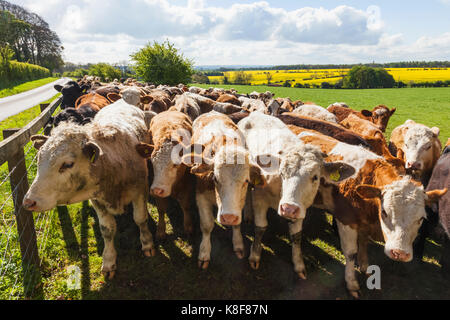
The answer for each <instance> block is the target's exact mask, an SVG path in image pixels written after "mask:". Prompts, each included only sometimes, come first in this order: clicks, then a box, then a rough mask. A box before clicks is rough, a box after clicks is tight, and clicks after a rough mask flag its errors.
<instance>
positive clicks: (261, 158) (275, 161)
mask: <svg viewBox="0 0 450 320" xmlns="http://www.w3.org/2000/svg"><path fill="white" fill-rule="evenodd" d="M280 163H281V158H280V157H278V156H276V155H272V154H262V155H258V156H257V157H256V164H257V165H258V166H259V167H260V168H262V169H263V170H264V171H267V172H278V169H279V168H280Z"/></svg>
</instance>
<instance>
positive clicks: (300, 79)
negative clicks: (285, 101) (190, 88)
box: [208, 68, 450, 86]
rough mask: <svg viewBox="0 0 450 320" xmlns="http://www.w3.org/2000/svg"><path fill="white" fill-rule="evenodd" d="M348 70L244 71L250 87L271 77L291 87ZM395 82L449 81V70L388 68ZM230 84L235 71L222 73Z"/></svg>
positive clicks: (336, 76) (214, 78)
mask: <svg viewBox="0 0 450 320" xmlns="http://www.w3.org/2000/svg"><path fill="white" fill-rule="evenodd" d="M349 70H350V69H311V70H306V69H305V70H255V71H244V72H245V73H246V74H247V75H251V79H250V83H251V84H252V85H264V84H267V82H268V77H271V79H270V82H271V83H273V84H279V85H281V84H283V83H284V82H285V81H286V80H288V81H290V83H291V85H292V86H293V85H295V83H301V84H310V85H313V84H316V85H320V84H321V83H322V82H328V83H331V84H334V83H336V82H337V81H339V80H340V79H342V78H343V77H344V76H345V75H346V74H347V72H348V71H349ZM386 70H387V71H388V72H389V73H390V74H392V76H393V77H394V79H395V81H403V82H405V83H410V82H416V83H419V82H435V81H438V80H441V81H445V80H450V68H389V69H386ZM224 75H225V76H226V77H228V80H229V81H230V82H233V80H234V79H235V76H236V71H229V72H224ZM208 78H209V80H210V81H211V82H213V83H219V84H222V83H223V78H224V77H223V76H210V77H208Z"/></svg>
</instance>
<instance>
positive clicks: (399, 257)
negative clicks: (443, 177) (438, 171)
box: [356, 178, 447, 262]
mask: <svg viewBox="0 0 450 320" xmlns="http://www.w3.org/2000/svg"><path fill="white" fill-rule="evenodd" d="M356 191H357V193H358V194H359V195H360V196H361V197H363V198H366V199H374V198H376V199H379V200H380V201H379V220H380V225H381V230H382V232H383V236H384V240H385V246H384V252H385V254H386V255H387V256H388V257H389V258H391V259H392V260H396V261H401V262H409V261H411V260H412V258H413V246H412V245H413V241H414V239H415V238H416V237H417V233H418V230H419V228H420V226H421V225H422V222H423V220H424V219H425V217H426V213H425V204H426V203H431V202H434V201H438V200H439V198H440V197H441V196H442V195H444V194H445V192H446V191H447V190H446V189H444V190H433V191H429V192H424V190H423V187H422V186H418V185H417V184H416V183H413V182H412V181H411V180H410V178H403V179H402V180H398V181H395V182H394V183H392V184H390V185H387V186H385V187H384V188H382V189H381V188H378V187H375V186H367V185H361V186H358V187H357V189H356Z"/></svg>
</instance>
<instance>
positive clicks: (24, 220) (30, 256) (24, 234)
mask: <svg viewBox="0 0 450 320" xmlns="http://www.w3.org/2000/svg"><path fill="white" fill-rule="evenodd" d="M19 130H20V129H7V130H3V137H4V138H5V139H7V138H8V137H9V136H11V135H13V134H14V133H16V132H17V131H19ZM14 168H15V169H14ZM8 169H9V172H11V171H13V170H14V171H13V172H12V174H11V176H10V181H11V190H12V192H13V200H14V209H15V215H16V221H17V232H18V233H19V239H20V251H21V253H22V262H24V263H27V264H33V265H35V266H36V267H39V253H38V247H37V241H36V230H35V228H34V219H33V213H32V212H30V211H27V210H25V209H24V208H23V206H22V202H23V198H24V197H25V194H26V193H27V192H28V177H27V165H26V162H25V154H24V152H23V148H19V150H17V152H15V153H14V154H11V156H10V157H9V159H8Z"/></svg>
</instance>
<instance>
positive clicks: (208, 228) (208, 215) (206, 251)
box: [197, 194, 214, 269]
mask: <svg viewBox="0 0 450 320" xmlns="http://www.w3.org/2000/svg"><path fill="white" fill-rule="evenodd" d="M197 205H198V212H199V215H200V230H201V231H202V242H201V243H200V252H199V255H198V266H199V268H201V269H207V268H208V267H209V261H210V260H211V232H212V230H213V229H214V215H213V205H212V204H211V202H210V201H209V200H208V199H207V196H206V195H205V194H197Z"/></svg>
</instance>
